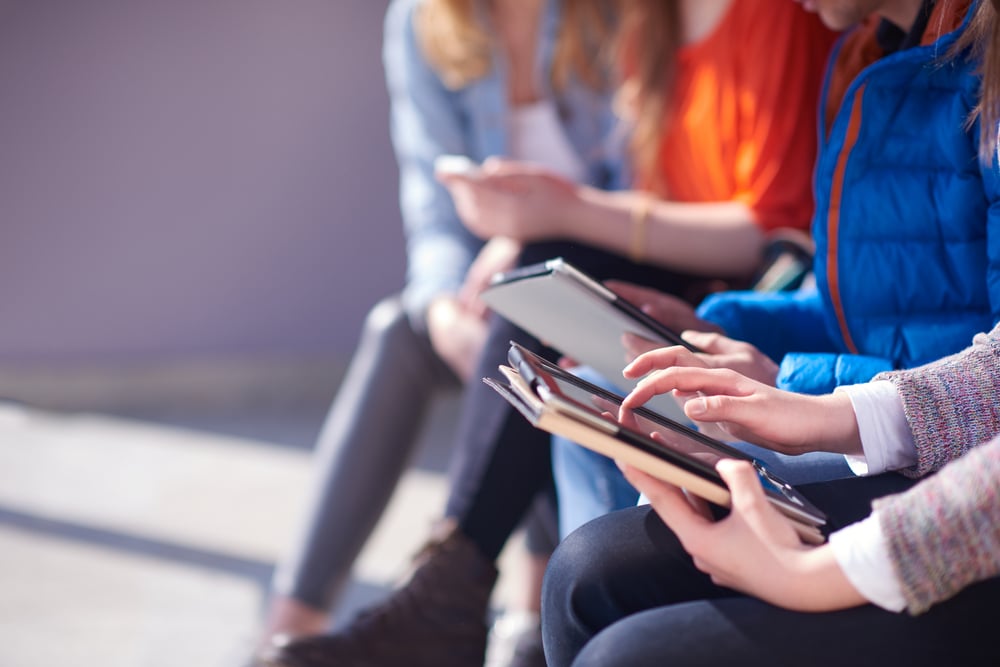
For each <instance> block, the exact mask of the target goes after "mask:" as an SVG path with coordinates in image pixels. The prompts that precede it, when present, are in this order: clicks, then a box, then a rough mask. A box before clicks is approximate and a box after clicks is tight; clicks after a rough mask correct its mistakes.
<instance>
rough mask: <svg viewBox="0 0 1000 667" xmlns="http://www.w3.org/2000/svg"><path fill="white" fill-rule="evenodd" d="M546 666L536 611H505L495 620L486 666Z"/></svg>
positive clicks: (487, 649)
mask: <svg viewBox="0 0 1000 667" xmlns="http://www.w3.org/2000/svg"><path fill="white" fill-rule="evenodd" d="M536 665H537V666H538V667H544V665H545V656H544V655H543V654H542V619H541V618H540V617H539V615H538V613H537V612H533V611H526V610H524V609H517V610H512V611H505V612H504V613H503V614H501V615H500V617H499V618H497V620H496V621H494V622H493V627H492V628H490V635H489V638H488V639H487V644H486V662H485V663H484V667H534V666H536Z"/></svg>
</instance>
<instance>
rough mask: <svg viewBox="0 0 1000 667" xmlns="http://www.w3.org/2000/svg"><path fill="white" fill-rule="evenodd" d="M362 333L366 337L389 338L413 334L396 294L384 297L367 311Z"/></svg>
mask: <svg viewBox="0 0 1000 667" xmlns="http://www.w3.org/2000/svg"><path fill="white" fill-rule="evenodd" d="M362 335H363V336H364V337H365V338H367V339H372V338H376V339H389V340H392V339H397V338H399V337H400V336H404V335H405V336H412V335H413V327H412V326H410V318H409V317H408V316H407V314H406V310H405V309H404V308H403V302H402V300H401V299H400V297H399V295H398V294H393V295H392V296H387V297H385V298H384V299H382V300H381V301H379V302H378V303H376V304H375V305H374V306H373V307H372V309H371V310H370V311H368V316H367V317H366V318H365V325H364V331H363V334H362Z"/></svg>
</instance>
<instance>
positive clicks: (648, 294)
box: [604, 280, 659, 308]
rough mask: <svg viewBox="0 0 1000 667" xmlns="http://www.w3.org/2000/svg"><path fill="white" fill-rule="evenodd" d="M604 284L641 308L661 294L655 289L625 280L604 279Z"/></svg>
mask: <svg viewBox="0 0 1000 667" xmlns="http://www.w3.org/2000/svg"><path fill="white" fill-rule="evenodd" d="M604 286H605V287H607V288H608V289H609V290H611V291H612V292H614V293H615V294H617V295H618V296H620V297H621V298H623V299H625V300H626V301H629V302H631V303H632V305H634V306H638V307H640V308H641V307H642V305H643V304H644V303H646V302H648V301H650V300H652V299H653V298H654V297H655V296H656V295H658V294H659V292H657V291H656V290H654V289H650V288H649V287H642V286H641V285H636V284H634V283H629V282H625V281H624V280H606V281H604Z"/></svg>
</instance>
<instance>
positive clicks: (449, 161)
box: [434, 155, 479, 176]
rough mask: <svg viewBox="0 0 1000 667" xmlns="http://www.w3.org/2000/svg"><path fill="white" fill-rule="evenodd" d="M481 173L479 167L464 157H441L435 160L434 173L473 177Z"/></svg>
mask: <svg viewBox="0 0 1000 667" xmlns="http://www.w3.org/2000/svg"><path fill="white" fill-rule="evenodd" d="M477 171H479V165H478V164H476V163H475V162H473V161H472V160H471V159H469V158H468V157H466V156H464V155H439V156H438V157H437V159H435V160H434V172H435V173H438V174H457V175H459V176H471V175H472V174H475V173H476V172H477Z"/></svg>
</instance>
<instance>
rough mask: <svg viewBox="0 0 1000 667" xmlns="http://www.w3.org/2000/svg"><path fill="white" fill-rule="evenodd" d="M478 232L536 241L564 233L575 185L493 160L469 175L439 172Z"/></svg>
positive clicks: (482, 235) (467, 221) (517, 164)
mask: <svg viewBox="0 0 1000 667" xmlns="http://www.w3.org/2000/svg"><path fill="white" fill-rule="evenodd" d="M437 178H438V180H439V181H441V183H443V184H444V185H445V187H447V188H448V191H449V192H450V193H451V196H452V199H453V200H454V201H455V208H456V209H457V211H458V214H459V216H460V217H461V218H462V222H463V223H464V224H465V226H466V227H467V228H468V229H469V230H470V231H471V232H472V233H473V234H475V235H477V236H479V237H480V238H484V239H488V238H492V237H494V236H507V237H510V238H512V239H515V240H518V241H538V240H543V239H548V238H554V237H558V236H561V235H562V234H563V233H564V230H563V223H564V222H565V220H567V219H568V218H571V217H572V215H571V214H570V213H568V212H569V211H570V209H572V207H574V206H576V205H579V204H580V201H579V197H578V195H577V185H576V184H574V183H572V182H570V181H567V180H566V179H564V178H562V177H561V176H558V175H556V174H554V173H552V172H550V171H548V170H546V169H543V168H542V167H538V166H536V165H532V164H528V163H522V162H514V161H510V160H501V159H499V158H490V159H488V160H486V161H485V162H484V163H483V166H482V168H481V169H479V170H478V171H476V172H475V173H474V174H471V175H463V174H444V173H442V174H438V175H437Z"/></svg>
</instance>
